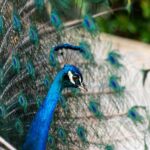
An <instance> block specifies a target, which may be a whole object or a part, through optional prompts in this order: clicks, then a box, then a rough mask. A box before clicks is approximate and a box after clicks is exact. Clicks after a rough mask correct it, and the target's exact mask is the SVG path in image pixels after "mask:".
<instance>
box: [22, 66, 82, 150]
mask: <svg viewBox="0 0 150 150" xmlns="http://www.w3.org/2000/svg"><path fill="white" fill-rule="evenodd" d="M69 71H71V72H74V73H78V74H79V75H81V73H80V71H79V69H78V68H76V67H75V66H73V65H65V66H64V68H63V69H62V70H61V71H60V72H59V73H58V74H57V76H56V77H55V79H54V81H53V83H52V85H51V87H50V89H49V91H48V94H47V96H46V98H45V100H44V102H43V104H42V105H41V106H40V108H39V110H38V112H37V114H36V116H35V118H34V119H33V122H32V124H31V127H30V129H29V132H28V135H27V137H26V141H25V143H24V145H23V149H24V150H26V149H28V150H30V149H32V150H33V149H36V150H45V149H46V143H47V140H48V131H49V128H50V125H51V122H52V119H53V115H54V111H55V109H56V106H57V103H58V100H59V98H60V94H61V91H62V89H63V88H65V86H67V85H66V84H65V86H64V85H63V78H64V76H65V75H66V74H67V73H68V72H69ZM41 127H42V130H39V128H41ZM58 133H59V136H60V137H62V138H63V140H64V135H65V134H64V132H63V131H62V130H61V131H60V132H58Z"/></svg>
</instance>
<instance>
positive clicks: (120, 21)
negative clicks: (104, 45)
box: [97, 0, 150, 43]
mask: <svg viewBox="0 0 150 150" xmlns="http://www.w3.org/2000/svg"><path fill="white" fill-rule="evenodd" d="M110 2H111V8H116V7H119V6H122V4H123V1H120V0H112V1H110ZM127 2H128V3H129V2H131V5H130V6H128V7H131V8H130V9H129V10H130V12H129V11H118V12H115V13H113V14H112V15H109V16H103V17H101V18H99V19H97V22H98V25H99V28H100V31H101V32H107V33H111V34H115V35H119V36H122V37H127V38H131V39H136V40H139V41H143V42H146V43H150V0H131V1H130V0H126V1H124V4H125V3H127ZM125 5H126V4H125Z"/></svg>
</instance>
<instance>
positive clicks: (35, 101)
mask: <svg viewBox="0 0 150 150" xmlns="http://www.w3.org/2000/svg"><path fill="white" fill-rule="evenodd" d="M126 3H127V5H125V6H123V7H119V8H113V4H112V2H111V1H110V0H57V1H53V0H28V1H26V0H22V1H19V0H1V1H0V58H1V59H0V136H1V137H3V138H4V139H5V140H6V141H7V142H8V143H10V144H11V145H13V146H14V147H15V148H17V149H22V148H23V149H24V150H29V149H32V150H34V149H35V150H38V149H39V150H44V149H48V150H49V149H53V150H58V149H61V150H66V149H68V150H69V149H70V150H82V149H83V150H86V149H92V150H97V149H100V150H115V149H117V150H123V149H131V150H134V149H141V150H148V148H149V144H148V143H149V137H150V135H149V129H150V124H149V123H150V119H149V105H148V104H147V103H145V104H144V103H143V104H142V103H141V104H140V103H139V101H138V99H137V98H136V97H134V93H133V92H130V90H128V87H129V86H128V85H126V83H128V82H127V81H128V80H130V79H128V78H127V77H128V76H129V74H130V72H129V71H128V68H127V66H126V63H125V62H126V60H124V58H123V56H122V55H121V54H120V52H119V50H117V49H113V48H112V47H111V44H110V43H105V42H103V41H101V39H100V38H99V34H100V27H99V26H98V25H97V22H98V21H99V20H98V18H99V17H100V16H103V15H108V14H110V13H113V12H115V11H128V12H129V10H130V7H131V1H130V0H129V1H128V2H126ZM97 46H98V47H99V51H98V52H97V51H95V48H96V47H97ZM106 49H107V51H106ZM97 53H98V54H97ZM83 81H84V84H85V85H84V84H83ZM144 82H145V81H144ZM141 83H142V80H141ZM85 86H86V88H87V90H85ZM64 88H65V89H64ZM62 89H64V90H63V91H62ZM61 91H62V92H61ZM44 117H45V118H44ZM0 147H1V148H2V147H4V149H8V145H4V142H3V143H2V144H1V145H0Z"/></svg>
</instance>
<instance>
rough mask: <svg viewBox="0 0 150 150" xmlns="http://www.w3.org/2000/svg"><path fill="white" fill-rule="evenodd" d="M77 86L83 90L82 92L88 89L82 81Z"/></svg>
mask: <svg viewBox="0 0 150 150" xmlns="http://www.w3.org/2000/svg"><path fill="white" fill-rule="evenodd" d="M78 88H79V89H80V90H81V91H83V92H87V91H88V89H87V88H86V86H85V84H84V83H81V85H79V86H78Z"/></svg>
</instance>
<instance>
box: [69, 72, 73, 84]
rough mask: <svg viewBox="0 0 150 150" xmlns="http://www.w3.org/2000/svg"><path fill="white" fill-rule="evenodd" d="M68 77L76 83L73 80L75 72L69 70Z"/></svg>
mask: <svg viewBox="0 0 150 150" xmlns="http://www.w3.org/2000/svg"><path fill="white" fill-rule="evenodd" d="M68 77H69V80H70V82H71V83H73V84H75V82H74V80H73V74H72V72H71V71H68Z"/></svg>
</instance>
